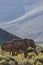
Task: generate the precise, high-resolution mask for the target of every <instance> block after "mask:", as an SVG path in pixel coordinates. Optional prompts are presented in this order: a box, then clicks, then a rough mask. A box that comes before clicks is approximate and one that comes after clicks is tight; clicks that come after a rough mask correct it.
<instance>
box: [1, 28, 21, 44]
mask: <svg viewBox="0 0 43 65" xmlns="http://www.w3.org/2000/svg"><path fill="white" fill-rule="evenodd" d="M12 39H21V38H19V37H17V36H16V35H13V34H11V33H9V32H7V31H5V30H3V29H1V28H0V44H1V43H2V42H4V41H9V40H12Z"/></svg>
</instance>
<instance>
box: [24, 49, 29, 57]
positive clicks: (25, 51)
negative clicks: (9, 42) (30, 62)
mask: <svg viewBox="0 0 43 65" xmlns="http://www.w3.org/2000/svg"><path fill="white" fill-rule="evenodd" d="M27 56H28V52H27V50H24V57H25V58H27Z"/></svg>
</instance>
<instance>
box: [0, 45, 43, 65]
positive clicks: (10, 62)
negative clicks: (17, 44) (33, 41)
mask: <svg viewBox="0 0 43 65" xmlns="http://www.w3.org/2000/svg"><path fill="white" fill-rule="evenodd" d="M27 50H28V56H27V58H24V53H20V54H18V55H17V56H11V55H10V54H9V53H4V54H3V55H2V53H1V52H2V50H1V48H0V65H43V53H41V50H43V47H42V46H37V49H36V51H37V53H38V55H36V53H35V52H34V51H32V50H33V49H32V48H30V47H29V48H28V49H27Z"/></svg>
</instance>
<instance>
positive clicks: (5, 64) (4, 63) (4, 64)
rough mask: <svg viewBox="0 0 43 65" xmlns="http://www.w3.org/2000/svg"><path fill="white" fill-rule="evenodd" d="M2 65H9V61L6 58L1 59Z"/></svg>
mask: <svg viewBox="0 0 43 65" xmlns="http://www.w3.org/2000/svg"><path fill="white" fill-rule="evenodd" d="M0 65H9V63H8V62H7V61H6V60H2V61H0Z"/></svg>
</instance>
